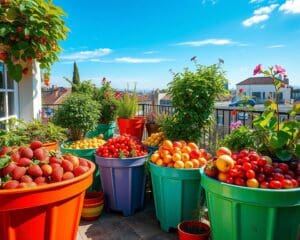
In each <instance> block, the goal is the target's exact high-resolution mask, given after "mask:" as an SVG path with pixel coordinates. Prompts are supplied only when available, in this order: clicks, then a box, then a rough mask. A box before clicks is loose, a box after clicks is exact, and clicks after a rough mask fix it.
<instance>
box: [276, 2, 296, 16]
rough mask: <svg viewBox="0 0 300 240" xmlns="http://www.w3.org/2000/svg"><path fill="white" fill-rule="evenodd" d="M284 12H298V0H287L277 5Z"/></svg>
mask: <svg viewBox="0 0 300 240" xmlns="http://www.w3.org/2000/svg"><path fill="white" fill-rule="evenodd" d="M279 11H283V13H285V14H289V13H290V14H300V0H287V1H286V2H285V3H284V4H282V5H281V6H280V7H279Z"/></svg>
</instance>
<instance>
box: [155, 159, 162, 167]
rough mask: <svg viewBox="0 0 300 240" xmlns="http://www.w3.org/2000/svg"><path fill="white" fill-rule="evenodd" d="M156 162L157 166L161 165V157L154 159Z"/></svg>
mask: <svg viewBox="0 0 300 240" xmlns="http://www.w3.org/2000/svg"><path fill="white" fill-rule="evenodd" d="M156 164H157V165H158V166H162V165H163V160H162V159H161V158H159V159H158V160H157V161H156Z"/></svg>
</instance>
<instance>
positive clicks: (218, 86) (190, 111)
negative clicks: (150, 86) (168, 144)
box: [161, 64, 227, 142]
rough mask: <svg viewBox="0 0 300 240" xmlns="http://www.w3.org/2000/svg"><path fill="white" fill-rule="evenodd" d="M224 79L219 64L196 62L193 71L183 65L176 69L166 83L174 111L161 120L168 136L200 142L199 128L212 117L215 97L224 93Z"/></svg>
mask: <svg viewBox="0 0 300 240" xmlns="http://www.w3.org/2000/svg"><path fill="white" fill-rule="evenodd" d="M226 82H227V80H226V78H225V76H224V72H223V71H222V70H221V69H220V68H219V66H218V65H216V64H214V65H211V66H203V65H200V64H196V71H194V72H193V71H190V70H189V69H188V68H185V69H184V71H183V72H181V73H175V74H174V75H173V80H172V81H171V82H170V83H169V85H168V87H169V88H168V94H169V95H170V96H171V99H172V105H173V106H174V107H175V113H174V114H173V115H172V116H169V117H167V118H166V121H165V122H164V123H162V126H161V128H162V131H163V132H164V133H165V135H166V136H167V138H169V139H171V140H186V141H195V142H199V141H200V138H201V132H200V130H201V129H202V128H203V127H204V126H205V125H207V124H209V122H210V121H211V119H212V118H211V115H212V112H213V109H214V104H215V100H216V99H217V97H219V96H221V95H224V94H225V93H226V89H225V83H226Z"/></svg>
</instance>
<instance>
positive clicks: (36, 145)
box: [30, 141, 43, 150]
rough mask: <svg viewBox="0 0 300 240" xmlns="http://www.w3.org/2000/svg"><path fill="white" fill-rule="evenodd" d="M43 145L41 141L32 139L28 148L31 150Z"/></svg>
mask: <svg viewBox="0 0 300 240" xmlns="http://www.w3.org/2000/svg"><path fill="white" fill-rule="evenodd" d="M42 146H43V143H42V142H41V141H32V142H31V144H30V148H31V149H32V150H35V149H37V148H40V147H42Z"/></svg>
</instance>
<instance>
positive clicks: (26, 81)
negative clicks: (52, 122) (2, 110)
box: [18, 61, 42, 121]
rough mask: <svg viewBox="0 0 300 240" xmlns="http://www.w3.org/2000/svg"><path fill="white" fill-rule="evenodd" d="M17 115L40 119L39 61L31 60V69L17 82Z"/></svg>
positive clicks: (29, 118) (25, 118) (27, 118)
mask: <svg viewBox="0 0 300 240" xmlns="http://www.w3.org/2000/svg"><path fill="white" fill-rule="evenodd" d="M18 90H19V117H20V119H22V120H25V121H32V119H33V118H37V119H40V111H41V109H42V94H41V73H40V67H39V63H37V62H36V61H32V69H29V72H28V74H27V75H26V76H25V77H24V78H23V79H22V80H21V81H20V82H19V89H18Z"/></svg>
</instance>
